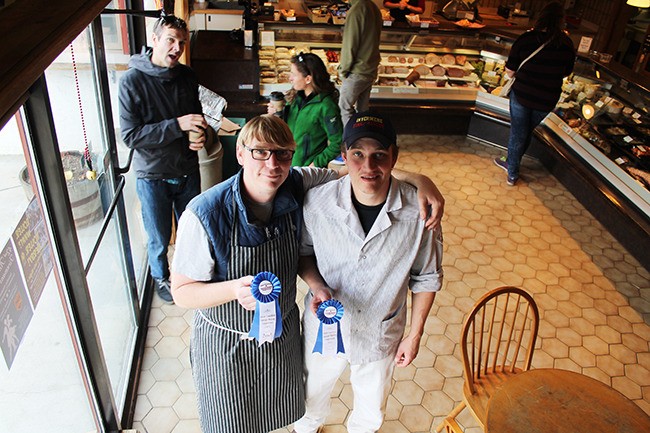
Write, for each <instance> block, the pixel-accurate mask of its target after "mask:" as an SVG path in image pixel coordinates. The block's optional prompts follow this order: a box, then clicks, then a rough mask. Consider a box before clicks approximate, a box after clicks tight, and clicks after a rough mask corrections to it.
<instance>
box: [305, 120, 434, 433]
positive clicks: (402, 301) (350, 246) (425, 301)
mask: <svg viewBox="0 0 650 433" xmlns="http://www.w3.org/2000/svg"><path fill="white" fill-rule="evenodd" d="M342 148H343V149H342V152H343V159H344V161H345V163H346V165H347V168H348V171H349V175H348V176H345V177H343V178H341V179H339V180H338V181H334V182H330V183H328V184H325V185H322V186H320V187H317V188H314V189H312V190H310V191H309V192H308V193H307V195H306V197H305V204H304V230H303V238H302V242H301V250H300V254H301V261H300V269H299V272H300V276H301V277H302V278H303V280H304V281H305V282H306V283H307V284H308V285H309V288H310V291H309V293H308V295H307V296H306V297H305V314H304V318H303V325H304V338H305V369H306V372H307V382H306V394H307V400H306V412H305V416H304V417H302V418H301V419H300V420H299V421H298V422H296V424H295V425H294V430H295V432H297V433H313V432H316V431H317V430H318V428H319V427H320V426H321V425H322V424H323V423H324V422H325V419H326V418H327V416H328V414H329V409H330V394H331V391H332V389H333V388H334V385H335V384H336V380H337V379H338V377H339V376H340V375H341V374H342V373H343V371H344V370H345V369H346V367H347V366H348V365H349V366H350V382H351V384H352V390H353V393H354V407H353V410H352V414H351V415H350V417H349V418H348V425H347V427H348V432H350V433H360V432H375V431H377V430H378V429H379V428H380V427H381V424H382V421H383V415H384V409H385V406H386V400H387V398H388V393H389V390H390V385H391V377H392V374H393V369H394V367H395V366H397V367H406V366H407V365H409V364H410V363H411V362H412V361H413V359H415V357H416V356H417V353H418V349H419V345H420V339H421V337H422V333H423V331H424V324H425V321H426V319H427V316H428V314H429V310H430V309H431V306H432V304H433V301H434V298H435V294H436V292H437V291H438V290H440V288H441V285H442V275H443V271H442V265H441V263H442V232H441V228H440V226H438V227H437V228H436V229H435V230H433V231H428V230H426V227H425V226H424V223H423V221H422V219H421V218H420V217H419V213H418V202H417V194H416V190H415V188H413V187H412V186H411V185H408V184H406V183H403V182H400V181H398V180H397V179H395V178H394V177H393V176H392V174H391V173H392V170H393V167H394V166H395V162H396V161H397V154H398V148H397V137H396V134H395V130H394V129H393V126H392V125H391V123H390V121H389V120H388V119H387V118H385V117H383V116H381V115H378V114H376V113H371V112H364V113H358V114H356V115H354V116H353V117H352V118H351V119H350V121H349V122H348V123H347V125H346V126H345V128H344V131H343V146H342ZM409 289H410V292H411V297H412V307H411V310H412V311H411V320H410V329H409V333H408V335H406V336H405V335H404V329H405V327H406V317H407V314H406V312H407V297H408V292H409ZM330 299H336V300H338V301H339V302H340V304H341V305H342V307H343V311H344V313H343V316H342V318H341V320H340V330H341V333H340V336H341V339H342V343H343V344H342V348H343V350H344V353H341V346H339V349H338V350H337V351H336V352H338V353H337V354H336V355H323V354H321V353H314V351H313V349H314V348H315V344H316V340H317V337H318V334H319V328H320V322H319V319H318V318H317V316H316V314H315V312H316V311H317V309H318V307H319V305H320V304H321V303H322V302H325V301H327V300H330ZM321 341H323V339H322V338H321ZM321 344H324V343H321Z"/></svg>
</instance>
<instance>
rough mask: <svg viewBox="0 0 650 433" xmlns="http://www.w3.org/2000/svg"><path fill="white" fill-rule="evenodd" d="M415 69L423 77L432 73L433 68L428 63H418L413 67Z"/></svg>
mask: <svg viewBox="0 0 650 433" xmlns="http://www.w3.org/2000/svg"><path fill="white" fill-rule="evenodd" d="M413 70H414V71H417V73H418V74H420V75H421V76H423V77H424V76H425V75H429V74H430V73H431V69H429V67H428V66H427V65H417V66H416V67H414V68H413Z"/></svg>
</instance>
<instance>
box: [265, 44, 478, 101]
mask: <svg viewBox="0 0 650 433" xmlns="http://www.w3.org/2000/svg"><path fill="white" fill-rule="evenodd" d="M300 52H311V53H313V54H316V55H317V56H319V57H320V58H321V59H322V60H323V63H324V64H325V66H326V67H327V70H328V72H329V73H330V76H331V79H332V81H334V82H336V83H337V84H340V80H339V79H338V70H337V69H338V65H339V63H338V60H339V51H337V50H332V49H323V48H311V49H310V47H308V46H304V45H303V46H294V47H282V46H274V47H261V48H260V49H259V51H258V55H259V62H260V94H261V95H262V96H268V95H270V94H271V92H274V91H281V92H285V91H287V90H289V89H290V88H291V83H290V82H289V75H290V70H291V57H292V56H294V55H295V54H297V53H300ZM477 64H481V60H480V58H479V57H478V56H469V57H468V56H467V55H464V54H458V55H453V54H450V53H442V52H441V53H440V54H436V53H426V54H425V53H410V52H409V53H405V52H383V53H382V58H381V63H380V65H379V67H378V71H377V72H378V79H377V83H376V85H375V86H373V89H372V92H371V97H373V98H377V97H380V98H395V97H399V96H397V95H408V96H405V97H408V98H409V99H453V100H463V101H465V100H466V101H470V100H473V99H475V97H476V91H477V90H478V88H479V86H480V78H479V75H477V73H476V72H475V69H476V65H477ZM413 71H416V72H417V74H412V73H413ZM407 78H410V79H409V80H408V81H407ZM451 89H455V90H456V91H455V92H453V91H451V92H450V90H451Z"/></svg>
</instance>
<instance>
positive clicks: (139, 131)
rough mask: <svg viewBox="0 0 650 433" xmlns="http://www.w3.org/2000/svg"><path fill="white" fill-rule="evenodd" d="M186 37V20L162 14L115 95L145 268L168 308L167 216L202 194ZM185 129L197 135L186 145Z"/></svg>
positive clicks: (198, 120) (197, 109)
mask: <svg viewBox="0 0 650 433" xmlns="http://www.w3.org/2000/svg"><path fill="white" fill-rule="evenodd" d="M187 38H188V31H187V25H186V24H185V21H183V20H182V19H180V18H177V17H175V16H173V15H164V16H162V17H161V18H160V19H159V20H158V21H157V22H156V24H155V26H154V34H153V48H152V49H147V50H146V51H145V52H143V53H142V54H139V55H135V56H133V57H131V60H130V61H129V70H128V71H127V72H126V73H125V74H124V76H123V77H122V79H121V81H120V90H119V102H120V105H119V107H120V127H121V129H122V139H123V140H124V143H125V144H126V145H127V146H128V147H129V148H131V149H133V150H134V156H133V169H134V170H135V174H136V177H137V180H136V190H137V193H138V197H139V198H140V204H141V206H142V219H143V222H144V228H145V230H146V231H147V236H148V240H147V253H148V257H149V268H150V272H151V276H152V277H153V278H154V279H155V281H156V284H157V287H156V290H157V293H158V295H159V296H160V298H161V299H162V300H163V301H165V302H166V303H172V302H173V300H172V295H171V292H170V286H169V264H168V262H167V246H168V245H169V241H170V238H171V233H172V210H173V211H174V213H175V214H176V218H179V217H180V215H181V213H183V211H184V210H185V206H186V205H187V203H189V201H190V200H191V199H193V198H194V197H195V196H196V195H198V194H199V193H200V192H201V181H200V177H199V160H198V155H197V151H198V150H199V149H201V148H203V145H204V143H205V134H204V133H202V131H204V130H205V128H206V127H207V126H208V125H207V122H206V121H205V119H204V117H203V114H202V111H203V110H202V108H201V102H200V100H199V85H198V81H197V79H196V76H195V75H194V72H193V71H192V69H190V68H189V67H188V66H185V65H183V64H181V63H179V59H180V56H181V54H183V50H184V49H185V44H186V43H187ZM190 131H195V132H199V134H195V135H193V137H192V141H190V139H189V137H190V135H189V132H190Z"/></svg>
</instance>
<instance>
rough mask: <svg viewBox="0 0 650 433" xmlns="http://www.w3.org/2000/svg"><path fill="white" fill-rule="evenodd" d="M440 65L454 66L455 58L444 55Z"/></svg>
mask: <svg viewBox="0 0 650 433" xmlns="http://www.w3.org/2000/svg"><path fill="white" fill-rule="evenodd" d="M442 64H443V65H455V64H456V57H454V56H453V55H451V54H445V55H444V56H442Z"/></svg>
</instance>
